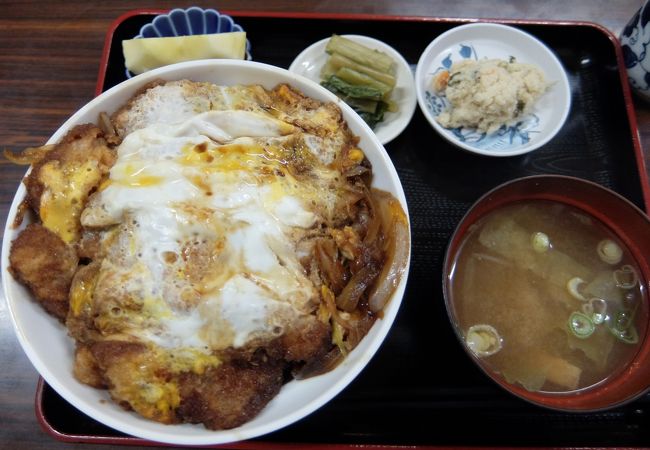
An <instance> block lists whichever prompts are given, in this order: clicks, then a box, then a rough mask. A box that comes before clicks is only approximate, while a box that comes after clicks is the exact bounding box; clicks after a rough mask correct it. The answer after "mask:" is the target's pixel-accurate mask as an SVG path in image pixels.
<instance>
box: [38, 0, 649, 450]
mask: <svg viewBox="0 0 650 450" xmlns="http://www.w3.org/2000/svg"><path fill="white" fill-rule="evenodd" d="M160 12H162V11H134V12H131V13H128V14H126V15H124V16H122V17H120V18H119V19H117V20H116V21H115V22H114V24H113V25H112V27H111V28H110V29H109V31H108V33H107V36H106V43H105V48H104V54H103V58H102V64H101V69H100V73H99V77H98V83H97V93H98V94H99V93H100V92H102V91H104V90H106V89H108V88H110V87H112V86H114V85H115V84H117V83H119V82H121V81H124V79H125V68H124V60H123V57H122V50H121V45H120V42H121V40H123V39H129V38H132V37H133V36H135V35H136V34H138V31H139V29H140V27H141V26H142V25H144V24H145V23H148V22H150V21H151V20H152V18H153V17H154V16H155V14H157V13H160ZM226 13H228V14H230V15H231V16H233V18H235V20H236V22H237V23H239V24H240V25H242V26H243V28H244V29H245V30H246V31H247V33H248V38H249V40H250V42H251V53H252V56H253V59H254V60H256V61H260V62H265V63H270V64H273V65H276V66H280V67H285V68H286V67H289V65H290V64H291V62H292V61H293V59H294V58H295V56H297V55H298V54H299V53H300V51H302V50H303V49H304V48H305V47H307V46H308V45H310V44H312V43H313V42H316V41H318V40H320V39H322V38H325V37H328V36H330V35H331V34H332V33H338V34H362V35H367V36H372V37H375V38H377V39H380V40H382V41H385V42H387V43H388V44H390V45H391V46H393V47H394V48H396V49H397V50H398V51H399V52H400V53H402V55H403V56H404V57H405V59H406V60H407V61H408V62H409V63H411V64H413V65H414V64H416V63H417V61H418V59H419V56H420V54H421V53H422V51H423V50H424V48H425V47H426V46H427V45H428V44H429V43H430V42H431V41H432V40H433V39H434V38H435V37H436V36H438V35H439V34H440V33H442V32H444V31H446V30H448V29H449V28H451V27H453V26H456V25H459V24H462V23H467V22H472V20H468V19H440V18H427V17H398V16H390V17H386V16H373V15H334V14H328V15H322V14H305V13H300V14H286V13H262V12H236V11H226ZM499 22H501V23H506V24H509V25H513V26H517V27H519V28H521V29H523V30H525V31H528V32H529V33H531V34H533V35H535V36H536V37H538V38H539V39H541V40H542V41H543V42H545V43H546V44H547V45H548V46H549V48H551V49H552V50H553V51H554V52H555V53H556V54H557V55H558V57H559V58H560V60H561V61H562V63H563V64H564V66H565V68H566V70H567V73H568V75H569V80H570V85H571V90H572V110H571V113H570V115H569V118H568V120H567V122H566V124H565V126H564V127H563V129H562V130H561V131H560V133H559V134H558V135H557V136H556V137H555V138H554V139H553V140H552V141H551V142H549V143H548V144H547V145H546V146H544V147H543V148H541V149H539V150H537V151H535V152H533V153H530V154H527V155H522V156H517V157H512V158H485V157H481V156H477V155H473V154H469V153H466V152H461V151H458V150H457V149H456V148H453V147H452V146H451V145H450V144H448V143H446V141H444V140H443V139H442V138H440V137H439V136H438V135H437V134H436V133H435V132H434V131H433V129H432V128H431V127H430V125H429V124H428V122H427V121H426V119H425V118H424V116H423V115H422V114H421V112H420V111H419V110H418V111H416V113H415V115H414V117H413V119H412V121H411V123H410V124H409V126H408V127H407V128H406V130H405V131H404V133H402V135H400V136H399V137H398V138H396V139H395V140H393V141H392V142H391V143H389V144H388V145H387V146H386V149H387V150H388V152H389V154H390V156H391V158H392V160H393V162H394V164H395V167H396V168H397V171H398V174H399V176H400V179H401V181H402V184H403V186H404V190H405V192H406V197H407V201H408V204H409V211H410V215H411V231H412V243H413V254H412V260H411V271H410V276H409V281H408V285H407V290H406V294H405V297H404V301H403V303H402V307H401V310H400V313H399V315H398V318H397V320H396V322H395V325H394V327H393V329H392V330H391V333H390V334H389V336H388V338H387V340H386V341H385V342H384V344H383V346H382V348H381V349H380V351H379V352H378V353H377V355H376V356H375V357H374V359H373V360H372V361H371V363H370V364H369V365H368V367H367V368H366V369H365V370H364V371H363V372H362V373H361V375H360V376H359V377H358V378H357V379H356V380H355V381H354V382H353V383H352V384H351V385H350V386H349V387H348V388H347V389H345V390H344V391H343V392H342V393H341V394H340V395H338V396H337V397H336V398H335V399H334V400H332V401H331V402H329V403H328V404H327V405H325V406H324V407H322V408H321V409H320V410H318V411H316V412H315V413H313V414H311V415H310V416H308V417H307V418H305V419H303V420H301V421H299V422H297V423H295V424H293V425H291V426H289V427H286V428H285V429H283V430H280V431H277V432H275V433H272V434H269V435H266V436H263V437H261V438H259V439H257V440H251V441H248V442H243V443H239V444H237V445H230V446H229V447H234V448H260V447H263V448H275V447H277V448H287V447H300V448H305V447H320V446H323V445H326V446H328V447H332V446H335V447H351V446H375V445H377V446H382V447H386V446H404V445H406V446H418V447H426V446H488V447H501V446H504V447H513V446H525V447H530V446H544V447H559V446H564V447H570V446H581V447H584V446H591V447H599V446H607V445H611V443H615V444H616V445H617V446H621V447H622V446H635V447H644V446H650V396H644V397H642V398H640V399H638V400H636V401H635V402H633V403H630V404H628V405H626V406H622V407H620V408H617V409H614V410H611V411H607V412H601V413H590V414H568V413H561V412H553V411H549V410H545V409H542V408H540V407H537V406H534V405H530V404H528V403H525V402H524V401H522V400H519V399H517V398H515V397H513V396H511V395H510V394H508V393H506V392H505V391H503V390H501V389H500V388H499V387H497V386H496V385H495V384H494V383H492V382H491V381H490V380H488V379H487V377H485V376H484V375H483V373H482V372H480V370H479V369H477V368H476V367H475V366H474V364H473V363H472V362H471V361H470V360H469V358H467V357H466V355H465V353H464V351H463V350H462V348H461V347H460V344H459V343H458V341H457V339H456V337H455V335H454V334H453V331H452V329H451V326H450V325H449V323H448V320H447V314H446V312H445V308H444V302H443V299H442V288H441V282H440V281H441V279H440V278H441V275H439V274H441V272H442V261H443V257H444V252H445V248H446V246H447V242H448V239H449V237H450V236H451V233H452V232H453V230H454V228H455V226H456V224H457V223H458V222H459V220H460V219H461V218H462V216H463V215H464V213H465V212H466V211H467V209H468V208H469V207H470V206H471V205H472V203H473V202H474V201H475V200H476V199H478V198H479V197H480V196H481V195H482V194H483V193H484V192H486V191H488V190H489V189H491V188H493V187H495V186H497V185H498V184H501V183H503V182H505V181H507V180H510V179H513V178H517V177H521V176H527V175H538V174H549V173H552V174H561V175H571V176H576V177H580V178H585V179H588V180H591V181H595V182H597V183H599V184H602V185H604V186H606V187H608V188H610V189H613V190H614V191H616V192H618V193H620V194H621V195H623V196H625V197H627V198H628V199H629V200H631V201H632V202H633V203H635V204H636V205H637V206H639V207H641V208H643V209H646V210H648V208H649V207H650V202H649V199H650V188H649V185H648V179H647V175H646V168H645V165H644V159H643V155H642V153H641V146H640V143H639V137H638V130H637V126H636V119H635V115H634V109H633V104H632V100H631V96H630V91H629V88H628V84H627V78H626V75H625V70H624V65H623V57H622V52H621V49H620V46H619V44H618V41H617V39H616V38H615V37H614V36H613V35H612V34H611V33H610V32H609V31H607V30H606V29H605V28H603V27H601V26H599V25H596V24H592V23H582V22H548V21H544V22H539V21H499ZM445 368H452V369H453V370H445ZM36 410H37V415H38V418H39V420H40V422H41V424H42V426H43V428H44V429H45V430H46V431H47V432H48V433H49V434H51V435H52V436H53V437H54V438H56V439H58V440H62V441H67V442H88V443H110V444H123V445H154V444H153V443H151V442H147V441H144V440H142V439H137V438H133V437H130V436H126V435H123V434H121V433H119V432H117V431H114V430H112V429H110V428H108V427H105V426H104V425H102V424H99V423H97V422H96V421H94V420H93V419H91V418H89V417H87V416H85V415H83V414H82V413H80V412H79V411H77V410H76V409H75V408H74V407H72V406H70V405H69V404H68V403H67V402H65V401H64V400H63V399H62V398H61V397H60V396H59V395H58V394H57V393H56V392H55V391H54V390H53V389H51V388H50V387H49V386H48V385H47V384H45V383H43V382H42V381H41V382H40V383H39V386H38V391H37V396H36Z"/></svg>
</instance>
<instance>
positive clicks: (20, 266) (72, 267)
mask: <svg viewBox="0 0 650 450" xmlns="http://www.w3.org/2000/svg"><path fill="white" fill-rule="evenodd" d="M77 263H78V258H77V254H76V252H75V250H74V248H73V247H71V246H69V245H67V244H66V243H65V242H63V240H62V239H61V238H60V237H59V236H58V235H57V234H55V233H54V232H52V231H50V230H48V229H47V228H45V227H44V226H42V225H40V224H36V223H34V224H31V225H28V226H27V228H25V229H24V230H23V231H22V232H21V233H20V234H19V235H18V237H17V238H16V239H15V240H14V241H13V242H12V244H11V251H10V253H9V270H10V271H11V274H12V275H13V276H14V277H15V278H16V279H17V280H19V281H20V282H21V283H23V284H25V285H26V286H27V287H28V288H29V290H30V291H31V292H32V293H33V294H34V297H36V299H37V300H38V301H39V302H40V303H41V305H42V306H43V308H45V310H46V311H47V312H49V313H50V314H52V315H53V316H55V317H56V318H58V319H59V320H61V321H64V320H65V318H66V315H67V313H68V292H69V290H70V283H71V282H72V277H73V276H74V273H75V271H76V270H77Z"/></svg>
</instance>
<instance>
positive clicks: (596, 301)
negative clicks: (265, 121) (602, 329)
mask: <svg viewBox="0 0 650 450" xmlns="http://www.w3.org/2000/svg"><path fill="white" fill-rule="evenodd" d="M589 304H590V305H591V307H592V309H593V313H592V315H591V320H592V321H593V322H594V324H596V325H600V324H601V323H603V322H605V319H607V302H606V301H605V300H603V299H602V298H592V299H591V300H589Z"/></svg>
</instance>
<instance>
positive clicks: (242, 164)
mask: <svg viewBox="0 0 650 450" xmlns="http://www.w3.org/2000/svg"><path fill="white" fill-rule="evenodd" d="M318 143H319V140H318V138H316V137H315V136H311V135H306V134H304V133H302V132H301V131H300V130H298V129H297V128H296V127H294V126H293V125H290V124H288V123H285V122H283V121H280V120H278V119H275V118H273V117H271V116H265V115H264V114H261V113H259V112H253V111H234V110H225V111H209V112H205V113H202V114H198V115H195V116H194V117H192V118H190V119H188V120H185V121H184V122H182V123H177V124H174V125H167V124H165V125H163V124H152V125H150V126H147V127H144V128H142V129H138V130H136V131H133V132H132V133H130V134H129V135H127V136H126V137H125V139H124V140H123V142H122V144H121V145H120V147H119V149H118V158H117V162H116V163H115V165H114V166H113V167H112V169H111V172H110V177H109V178H108V180H107V181H106V182H105V183H103V185H102V186H101V188H100V190H99V192H98V193H97V194H96V195H95V197H93V198H92V199H91V201H90V202H89V205H88V207H87V208H86V209H85V210H84V213H83V215H82V223H83V225H84V226H86V227H108V226H114V227H113V230H112V231H111V232H109V233H107V234H106V235H105V238H104V241H103V246H104V248H105V251H106V258H105V259H104V260H103V261H102V266H101V269H100V273H99V276H98V279H97V283H96V287H95V294H94V301H95V302H96V308H95V309H96V310H99V311H101V312H102V313H101V314H100V317H99V318H98V323H99V324H100V328H101V329H102V331H103V332H104V333H105V334H109V335H111V334H113V335H120V334H127V335H129V336H135V337H137V338H139V339H141V340H144V341H149V342H153V343H155V344H156V345H158V346H160V347H163V348H179V347H182V348H198V349H202V350H205V351H206V352H207V351H210V350H219V349H224V348H227V347H231V346H232V347H241V346H244V345H246V343H248V342H249V341H251V340H253V339H269V338H273V337H276V336H279V335H281V334H282V333H283V331H284V329H285V328H286V327H288V326H290V324H291V323H292V322H293V321H294V320H296V319H297V318H298V317H300V316H301V315H304V314H309V313H311V312H312V311H313V310H314V309H315V308H316V307H317V305H318V290H317V289H316V288H315V286H314V285H313V283H312V282H311V281H310V280H309V279H308V278H307V277H306V275H305V271H304V269H303V267H302V265H301V264H300V261H299V259H298V255H297V250H296V244H297V242H298V240H299V239H300V238H301V237H302V236H304V235H305V233H306V232H307V231H308V230H309V229H311V228H313V227H315V226H316V225H317V224H318V223H319V221H320V219H319V217H320V215H321V214H327V212H328V211H331V210H332V208H334V202H335V199H336V193H335V192H333V191H334V190H335V188H334V187H333V186H334V185H335V183H333V181H334V180H336V179H337V172H335V171H334V170H333V169H330V168H328V166H327V165H326V164H324V163H323V162H320V161H319V160H318V158H316V157H315V156H314V155H315V154H317V153H318V148H316V147H317V146H318ZM305 160H309V164H305ZM304 167H309V169H308V170H306V169H304ZM306 181H308V182H306ZM97 303H99V305H97ZM97 306H98V307H97Z"/></svg>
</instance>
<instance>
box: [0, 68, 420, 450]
mask: <svg viewBox="0 0 650 450" xmlns="http://www.w3.org/2000/svg"><path fill="white" fill-rule="evenodd" d="M156 79H163V80H181V79H190V80H194V81H204V82H212V83H217V84H223V85H235V84H260V85H262V86H264V87H265V88H267V89H271V88H273V87H274V86H276V85H277V84H280V83H288V84H291V85H292V86H293V87H295V88H297V89H299V90H301V91H302V92H303V93H304V94H305V95H307V96H309V97H312V98H315V99H317V100H320V101H328V102H336V103H338V104H339V105H340V107H341V111H342V114H343V118H344V119H345V120H346V121H347V123H348V126H349V127H350V130H351V131H352V132H353V133H354V134H356V135H357V136H359V146H360V148H362V149H363V150H364V153H365V155H366V156H367V158H368V159H369V160H370V162H371V164H372V167H373V173H374V177H373V186H376V187H377V188H379V189H382V190H384V191H387V192H390V193H392V194H393V196H394V197H395V198H396V199H397V200H398V201H399V202H400V203H401V205H402V208H403V209H404V211H405V212H406V213H407V214H408V210H407V206H406V198H405V196H404V191H403V189H402V185H401V183H400V180H399V177H398V175H397V171H396V170H395V167H394V166H393V163H392V162H391V160H390V158H389V156H388V154H387V153H386V150H385V149H384V148H383V146H382V145H381V143H380V142H379V140H378V139H377V137H376V136H375V135H374V133H372V131H371V130H370V128H369V127H368V126H367V125H366V123H365V122H363V120H362V119H361V118H360V117H359V116H358V115H357V114H355V113H354V112H353V111H352V109H351V108H350V107H348V106H347V105H345V104H344V103H343V102H341V101H340V100H339V99H338V98H337V97H336V96H335V95H334V94H332V93H331V92H329V91H328V90H326V89H325V88H323V87H321V86H319V85H318V84H316V83H314V82H312V81H311V80H308V79H306V78H304V77H301V76H298V75H296V74H293V73H291V72H289V71H287V70H284V69H280V68H277V67H274V66H270V65H266V64H261V63H257V62H251V61H239V60H227V59H222V60H201V61H188V62H184V63H179V64H174V65H170V66H165V67H161V68H158V69H154V70H151V71H149V72H146V73H143V74H141V75H138V76H136V77H133V78H131V79H130V80H127V81H124V82H123V83H120V84H119V85H117V86H115V87H113V88H111V89H109V90H108V91H106V92H104V93H103V94H101V95H99V96H98V97H96V98H95V99H93V100H92V101H91V102H90V103H88V104H86V105H85V106H83V107H82V108H81V109H80V110H79V111H77V112H76V113H75V114H74V115H73V116H72V117H71V118H70V119H68V120H67V121H66V122H65V123H64V124H63V125H62V126H61V127H60V128H59V129H58V130H57V131H56V133H54V135H53V136H52V137H51V138H50V140H49V141H48V142H50V143H52V142H58V141H59V140H60V139H61V138H62V137H63V136H64V135H65V134H66V132H67V131H69V130H70V129H71V128H72V127H73V126H75V125H77V124H81V123H87V122H95V121H96V120H97V117H98V115H99V113H100V112H107V113H109V114H110V113H112V112H113V111H115V110H116V109H117V108H119V107H120V106H121V105H123V104H124V103H125V102H126V101H127V100H128V99H129V98H131V97H132V96H133V95H134V94H135V93H136V92H138V91H139V90H140V89H142V87H143V86H145V85H146V84H147V83H150V82H152V81H153V80H156ZM25 193H26V191H25V186H24V184H22V183H21V184H20V186H18V189H17V192H16V195H15V197H14V200H13V203H12V205H11V209H10V211H9V214H8V219H7V224H6V226H5V231H4V233H5V234H4V236H5V238H4V240H3V243H2V281H3V286H4V294H5V297H6V299H7V305H8V314H9V316H10V317H11V320H12V323H13V326H14V330H15V332H16V336H17V337H18V340H19V342H20V344H21V346H22V348H23V350H24V351H25V353H26V354H27V356H28V358H29V359H30V361H31V362H32V364H33V365H34V367H35V368H36V370H38V372H39V373H40V374H41V376H42V377H43V378H44V379H45V381H46V382H47V383H48V384H49V385H50V386H51V387H52V388H53V389H54V390H56V391H57V392H58V393H59V394H60V395H61V396H62V397H63V398H64V399H65V400H66V401H68V402H69V403H70V404H72V405H73V406H74V407H76V408H77V409H79V410H80V411H82V412H83V413H85V414H86V415H88V416H90V417H92V418H93V419H95V420H97V421H98V422H101V423H103V424H105V425H107V426H109V427H112V428H114V429H116V430H119V431H121V432H123V433H127V434H130V435H133V436H137V437H140V438H143V439H148V440H151V441H156V442H164V443H168V444H176V445H215V444H224V443H228V442H234V441H240V440H245V439H251V438H254V437H256V436H260V435H263V434H266V433H270V432H272V431H275V430H278V429H280V428H282V427H285V426H287V425H289V424H291V423H293V422H296V421H298V420H300V419H302V418H303V417H305V416H306V415H308V414H310V413H311V412H313V411H314V410H316V409H317V408H320V407H321V406H323V405H324V404H325V403H327V402H328V401H329V400H331V399H332V398H333V397H334V396H336V395H337V394H338V393H339V392H340V391H341V390H343V389H344V388H345V387H346V386H347V385H348V384H349V383H350V382H352V380H353V379H354V378H355V377H356V376H357V375H358V374H359V373H360V372H361V371H362V370H363V368H364V367H365V366H366V364H368V362H369V361H370V360H371V359H372V357H373V355H374V354H375V352H376V351H377V350H378V349H379V346H380V345H381V344H382V342H383V341H384V338H385V337H386V335H387V334H388V332H389V330H390V328H391V326H392V324H393V321H394V320H395V317H396V315H397V311H398V309H399V307H400V303H401V300H402V296H403V295H404V289H405V286H406V280H407V278H408V264H407V267H406V270H405V272H404V273H403V275H402V278H401V281H400V282H399V284H398V286H397V287H396V290H395V292H394V294H393V296H392V298H391V299H390V300H389V302H388V303H387V305H386V306H385V308H384V313H383V317H382V318H381V319H378V320H377V321H376V322H375V324H374V325H373V326H372V328H371V329H370V330H369V332H368V334H367V335H366V336H365V337H364V338H363V339H362V341H361V342H360V343H359V345H358V346H357V347H356V348H355V349H354V350H353V351H352V352H350V354H348V355H347V356H346V358H345V359H344V360H343V361H342V362H341V364H339V365H338V366H337V367H336V368H334V369H333V370H332V371H330V372H327V373H325V374H322V375H319V376H315V377H312V378H308V379H305V380H293V381H289V382H288V383H286V384H285V385H284V386H283V387H282V389H281V391H280V392H279V394H278V395H277V396H276V397H275V398H273V399H272V400H271V402H270V403H269V404H268V405H267V406H266V407H265V408H264V409H263V410H262V411H261V413H260V414H259V415H257V416H256V417H254V418H253V419H252V420H250V421H249V422H247V423H245V424H244V425H242V426H240V427H237V428H234V429H231V430H221V431H212V430H208V429H206V428H204V427H203V425H191V424H183V425H164V424H161V423H157V422H153V421H150V420H146V419H144V418H142V417H141V416H139V415H137V414H135V413H133V412H129V411H125V410H124V409H123V408H121V407H120V406H119V405H117V404H115V403H114V402H113V401H111V399H110V396H109V394H108V391H106V390H99V389H94V388H92V387H90V386H87V385H84V384H82V383H80V382H78V381H76V380H75V379H74V378H73V376H72V367H73V358H74V355H73V353H74V343H73V341H72V339H71V338H70V337H69V336H68V333H67V329H66V328H65V327H64V326H63V325H62V324H61V323H59V322H58V321H57V320H56V319H55V318H53V317H52V316H50V315H48V314H47V313H46V312H45V311H44V309H43V308H41V306H40V305H39V304H37V302H36V301H34V300H33V299H32V297H31V295H30V293H29V292H28V291H27V289H26V288H25V287H24V286H23V285H21V284H20V283H18V282H17V281H16V280H15V279H14V278H13V277H12V276H11V274H10V273H9V271H8V266H9V249H10V246H11V242H12V241H13V240H14V239H15V238H16V236H17V235H18V233H19V232H20V229H17V228H15V227H13V221H14V217H15V216H16V214H17V211H18V208H19V205H20V204H21V203H22V202H23V200H24V198H25ZM23 222H24V223H23V226H26V222H29V220H28V219H27V218H26V219H25V220H24V221H23Z"/></svg>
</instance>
